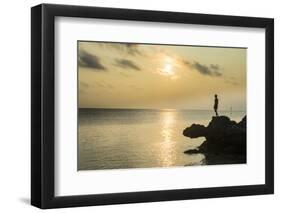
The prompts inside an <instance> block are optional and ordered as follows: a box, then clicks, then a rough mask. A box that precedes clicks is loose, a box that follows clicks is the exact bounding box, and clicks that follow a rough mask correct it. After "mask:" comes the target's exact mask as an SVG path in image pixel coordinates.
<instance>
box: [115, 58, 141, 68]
mask: <svg viewBox="0 0 281 213" xmlns="http://www.w3.org/2000/svg"><path fill="white" fill-rule="evenodd" d="M115 62H116V65H117V66H119V67H121V68H124V69H127V68H131V69H134V70H138V71H139V70H141V69H140V67H139V66H138V65H136V64H135V63H134V62H133V61H131V60H128V59H116V60H115Z"/></svg>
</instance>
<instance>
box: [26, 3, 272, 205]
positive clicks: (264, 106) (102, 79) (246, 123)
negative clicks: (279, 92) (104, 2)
mask: <svg viewBox="0 0 281 213" xmlns="http://www.w3.org/2000/svg"><path fill="white" fill-rule="evenodd" d="M31 15H32V16H31V27H32V30H31V39H32V47H31V49H32V55H31V57H32V63H31V64H32V67H31V72H32V73H31V76H32V79H31V82H32V85H31V88H32V103H31V105H32V118H31V120H32V140H31V148H32V150H31V153H32V155H31V183H32V184H31V185H32V186H31V203H32V205H34V206H37V207H40V208H59V207H75V206H89V205H105V204H121V203H137V202H153V201H168V200H182V199H197V198H214V197H227V196H243V195H259V194H271V193H273V191H274V152H273V145H274V144H273V138H274V137H273V136H274V91H273V88H274V85H273V83H274V21H273V19H270V18H255V17H238V16H222V15H209V14H192V13H177V12H164V11H146V10H129V9H113V8H100V7H85V6H66V5H50V4H42V5H38V6H35V7H33V8H32V9H31Z"/></svg>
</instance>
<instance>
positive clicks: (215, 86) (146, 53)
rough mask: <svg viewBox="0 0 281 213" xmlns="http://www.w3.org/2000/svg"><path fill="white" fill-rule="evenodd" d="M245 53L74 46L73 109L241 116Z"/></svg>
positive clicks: (182, 47)
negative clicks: (76, 90) (216, 102)
mask: <svg viewBox="0 0 281 213" xmlns="http://www.w3.org/2000/svg"><path fill="white" fill-rule="evenodd" d="M246 57H247V49H245V48H225V47H202V46H187V45H160V44H136V43H112V42H92V41H78V57H77V58H78V61H77V63H78V81H79V84H78V88H79V94H78V96H79V108H137V109H197V110H208V109H210V110H212V109H213V105H214V95H215V94H217V95H218V98H219V109H220V110H229V109H230V108H232V110H234V111H235V110H242V111H246V75H247V73H246V67H247V66H246V62H247V61H246V59H247V58H246Z"/></svg>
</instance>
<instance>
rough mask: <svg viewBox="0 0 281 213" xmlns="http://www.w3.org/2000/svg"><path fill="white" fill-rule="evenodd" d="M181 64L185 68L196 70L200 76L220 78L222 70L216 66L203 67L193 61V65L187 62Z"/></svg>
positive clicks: (203, 65)
mask: <svg viewBox="0 0 281 213" xmlns="http://www.w3.org/2000/svg"><path fill="white" fill-rule="evenodd" d="M183 63H184V64H185V65H187V66H189V67H190V68H191V69H194V70H196V71H197V72H199V73H200V74H202V75H208V76H213V77H220V76H222V72H221V71H222V70H223V69H222V68H221V67H220V66H219V65H217V64H210V65H209V66H208V65H205V64H201V63H199V62H198V61H195V62H194V63H191V62H189V61H187V60H183Z"/></svg>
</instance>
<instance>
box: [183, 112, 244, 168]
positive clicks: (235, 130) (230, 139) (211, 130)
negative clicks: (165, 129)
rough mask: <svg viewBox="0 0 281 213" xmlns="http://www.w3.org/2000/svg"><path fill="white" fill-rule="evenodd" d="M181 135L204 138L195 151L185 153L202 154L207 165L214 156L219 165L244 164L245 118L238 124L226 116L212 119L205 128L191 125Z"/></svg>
mask: <svg viewBox="0 0 281 213" xmlns="http://www.w3.org/2000/svg"><path fill="white" fill-rule="evenodd" d="M183 135H184V136H186V137H190V138H197V137H205V138H206V141H204V142H203V143H202V144H201V145H200V146H199V147H198V148H197V149H193V150H187V151H185V153H187V154H195V153H202V154H204V155H205V157H206V160H207V161H209V162H207V163H209V164H211V163H212V162H211V161H212V160H213V159H214V156H217V157H218V158H217V159H220V160H221V161H222V162H221V163H224V161H225V162H226V163H227V162H229V163H235V162H237V163H243V162H246V116H245V117H244V118H243V119H242V120H241V121H240V122H239V123H237V122H235V121H232V120H230V119H229V118H228V117H226V116H217V117H213V118H212V120H211V122H210V123H209V124H208V126H207V127H205V126H203V125H200V124H192V125H191V126H190V127H187V128H186V129H185V130H184V131H183ZM223 156H225V157H223ZM208 158H209V159H208ZM221 158H222V159H221ZM217 159H215V161H216V160H217ZM213 163H216V162H213ZM216 164H217V163H216Z"/></svg>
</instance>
